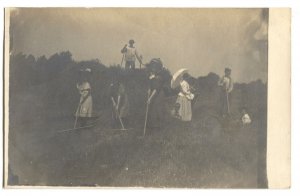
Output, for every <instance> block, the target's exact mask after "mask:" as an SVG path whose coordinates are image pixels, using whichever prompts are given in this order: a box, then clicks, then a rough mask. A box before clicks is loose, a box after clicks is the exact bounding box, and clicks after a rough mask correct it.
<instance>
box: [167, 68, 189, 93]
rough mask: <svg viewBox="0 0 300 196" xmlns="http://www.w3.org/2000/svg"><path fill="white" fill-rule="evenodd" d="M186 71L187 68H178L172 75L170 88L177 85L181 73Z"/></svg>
mask: <svg viewBox="0 0 300 196" xmlns="http://www.w3.org/2000/svg"><path fill="white" fill-rule="evenodd" d="M187 72H188V69H185V68H183V69H179V70H178V71H177V72H176V73H175V74H174V75H173V77H172V80H171V88H176V87H177V86H179V83H180V80H181V78H182V75H183V74H185V73H187Z"/></svg>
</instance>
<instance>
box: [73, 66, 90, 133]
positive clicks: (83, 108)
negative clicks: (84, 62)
mask: <svg viewBox="0 0 300 196" xmlns="http://www.w3.org/2000/svg"><path fill="white" fill-rule="evenodd" d="M88 70H89V69H88ZM88 70H86V71H88ZM77 89H78V92H79V94H80V95H81V96H80V102H79V106H78V108H77V111H76V114H75V115H76V116H77V117H78V121H79V124H80V127H83V126H85V125H86V124H87V121H88V119H89V118H91V117H92V113H93V99H92V94H91V86H90V83H89V82H88V80H87V77H86V76H82V77H81V79H80V81H79V82H78V83H77Z"/></svg>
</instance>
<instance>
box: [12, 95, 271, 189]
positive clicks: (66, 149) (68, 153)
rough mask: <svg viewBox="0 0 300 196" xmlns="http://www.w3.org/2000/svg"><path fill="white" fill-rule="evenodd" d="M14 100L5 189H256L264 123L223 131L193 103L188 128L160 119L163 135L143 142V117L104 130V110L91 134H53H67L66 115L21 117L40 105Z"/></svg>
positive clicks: (205, 108) (205, 107)
mask: <svg viewBox="0 0 300 196" xmlns="http://www.w3.org/2000/svg"><path fill="white" fill-rule="evenodd" d="M18 97H19V100H18V101H16V103H17V104H19V105H15V107H13V108H16V109H18V111H21V112H19V113H17V114H16V115H21V116H22V115H25V116H23V117H19V119H22V122H18V121H16V122H15V123H14V122H12V123H11V126H10V135H9V136H10V142H9V161H10V168H11V175H10V179H11V181H10V183H11V184H12V185H13V184H18V185H51V186H117V187H122V186H130V187H132V186H133V187H195V188H229V187H230V188H256V187H260V186H259V184H258V182H259V173H258V172H260V171H259V167H260V165H261V163H260V160H259V158H260V154H261V153H263V152H264V149H263V148H261V146H260V145H259V141H260V140H261V139H263V138H261V136H260V135H261V133H260V132H264V131H265V130H264V129H263V128H264V127H263V126H262V123H263V119H259V118H254V119H253V123H252V124H251V125H249V126H241V125H239V124H237V123H235V120H236V119H234V120H233V123H231V124H230V125H229V126H228V127H227V128H224V126H223V124H222V121H221V120H220V119H219V118H218V117H217V116H216V111H215V110H214V109H213V108H211V107H209V105H210V104H209V103H206V102H208V101H211V100H210V99H206V100H205V99H204V98H203V97H200V98H198V99H199V102H198V103H195V105H194V108H196V109H195V111H194V118H193V121H192V122H191V123H189V124H187V123H182V122H179V121H176V120H175V119H172V118H166V123H165V124H166V126H165V127H164V129H162V130H160V131H155V132H154V131H152V130H150V129H148V130H147V134H146V136H145V137H143V127H142V124H143V119H144V116H143V115H141V116H139V117H136V118H135V119H134V120H132V123H131V125H132V126H131V127H132V128H133V129H131V130H127V131H119V130H112V129H111V128H110V126H109V123H108V122H109V119H110V115H109V114H110V111H108V110H107V111H102V114H101V115H100V118H99V120H98V121H97V123H96V124H95V126H94V127H91V128H87V129H80V130H74V131H68V132H63V133H60V132H58V130H63V129H67V128H72V127H73V122H74V118H73V117H72V116H65V117H62V118H61V117H58V116H52V117H51V118H50V117H49V115H47V117H43V116H40V117H38V116H36V118H31V117H30V116H27V117H26V113H25V112H24V111H30V112H29V113H33V112H34V109H36V108H37V107H38V105H39V104H38V103H30V101H31V100H36V99H33V98H32V97H30V96H28V97H27V98H26V97H25V96H18ZM25 98H26V99H27V100H25ZM172 101H174V100H170V102H172ZM34 104H36V105H34ZM40 107H43V105H42V104H41V106H40ZM20 108H21V109H20ZM12 112H13V111H12ZM49 112H50V113H51V110H47V113H49ZM27 118H28V119H27ZM17 119H18V118H16V120H17ZM264 169H265V168H263V170H264Z"/></svg>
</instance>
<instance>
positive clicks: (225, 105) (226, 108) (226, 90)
mask: <svg viewBox="0 0 300 196" xmlns="http://www.w3.org/2000/svg"><path fill="white" fill-rule="evenodd" d="M218 84H219V86H221V88H222V93H221V114H222V116H223V118H226V117H229V115H230V97H231V96H230V94H231V91H232V90H233V80H232V78H231V69H229V68H225V75H224V76H223V77H222V78H221V79H220V81H219V83H218Z"/></svg>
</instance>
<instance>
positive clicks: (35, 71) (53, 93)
mask: <svg viewBox="0 0 300 196" xmlns="http://www.w3.org/2000/svg"><path fill="white" fill-rule="evenodd" d="M166 66H167V65H166ZM87 67H89V68H91V69H92V74H91V78H90V80H91V81H90V83H91V86H92V93H93V98H94V103H95V104H94V107H95V111H99V110H101V109H103V108H106V107H108V105H110V99H109V98H108V93H107V92H108V87H109V84H110V82H111V81H112V79H113V78H115V77H122V78H123V82H124V83H125V85H126V86H127V87H128V88H127V90H128V93H129V96H130V101H131V104H132V105H134V106H136V107H132V108H133V109H134V108H141V107H142V108H144V104H145V103H144V102H145V96H146V90H147V74H148V73H147V70H146V69H141V70H140V69H136V70H135V71H130V72H128V71H126V70H124V69H123V68H121V67H120V65H112V66H109V67H107V66H105V65H103V64H102V63H101V61H100V60H98V59H94V60H89V61H79V62H78V61H75V60H74V59H73V58H72V54H71V53H70V52H69V51H64V52H60V53H55V54H53V55H52V56H50V57H49V58H46V57H45V56H41V57H34V56H33V55H25V54H22V53H19V54H13V55H11V57H10V95H11V96H10V98H11V99H12V101H14V96H12V95H22V93H28V94H32V95H35V98H36V99H38V100H39V101H40V102H41V105H44V106H41V107H51V108H45V109H53V110H56V111H57V112H58V111H60V112H62V113H64V115H67V114H69V115H70V114H72V113H73V110H74V108H76V105H77V102H78V99H79V95H78V92H77V90H76V82H77V80H78V77H79V74H78V70H79V69H81V68H87ZM162 74H163V76H164V77H163V78H164V79H165V87H164V92H165V94H166V96H167V97H168V96H175V95H176V94H177V91H176V90H172V89H171V88H170V80H171V78H172V76H171V74H170V72H169V70H167V69H166V68H165V69H164V71H163V72H162ZM218 80H219V76H218V75H217V74H215V73H209V74H208V75H207V76H200V77H198V78H193V77H191V78H190V80H189V83H190V84H191V86H192V87H193V88H194V89H195V91H196V92H198V93H199V94H200V96H199V98H198V99H197V101H196V102H197V103H196V104H195V110H197V109H199V108H201V107H210V106H211V107H215V106H216V105H218V104H219V100H218V97H219V96H218V93H219V88H218V86H217V82H218ZM232 94H233V97H235V98H234V99H235V100H236V101H235V102H236V103H237V104H235V105H234V106H233V108H234V109H233V110H235V111H238V110H239V108H240V107H248V108H249V110H250V113H253V114H255V116H260V115H261V114H262V113H265V112H266V105H267V104H266V96H267V87H266V84H264V83H262V81H261V80H257V81H253V82H251V83H249V84H245V83H235V88H234V91H233V93H232ZM57 108H60V109H59V110H58V109H57ZM262 110H264V112H261V111H262ZM136 112H137V111H136ZM140 112H142V111H140ZM133 113H135V111H133Z"/></svg>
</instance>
